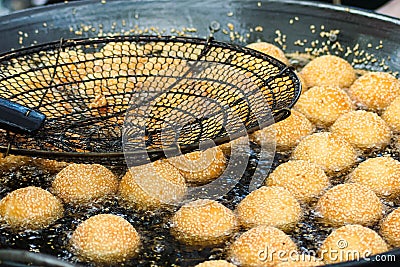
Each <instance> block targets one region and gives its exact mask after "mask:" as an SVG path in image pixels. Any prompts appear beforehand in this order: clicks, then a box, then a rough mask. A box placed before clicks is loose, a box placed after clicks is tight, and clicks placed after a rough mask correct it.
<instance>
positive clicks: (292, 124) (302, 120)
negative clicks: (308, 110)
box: [251, 110, 314, 151]
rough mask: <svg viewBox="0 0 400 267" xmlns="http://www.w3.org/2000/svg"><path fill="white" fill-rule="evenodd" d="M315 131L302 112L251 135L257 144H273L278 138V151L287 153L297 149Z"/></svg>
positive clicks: (293, 111) (293, 112)
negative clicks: (273, 139)
mask: <svg viewBox="0 0 400 267" xmlns="http://www.w3.org/2000/svg"><path fill="white" fill-rule="evenodd" d="M313 131H314V126H313V125H312V123H311V122H310V121H309V120H308V119H307V118H306V117H305V116H304V115H303V114H301V113H300V112H297V111H295V110H292V111H291V115H290V116H289V117H288V118H286V119H285V120H283V121H280V122H278V123H275V124H274V125H272V126H269V127H267V128H264V129H262V130H259V131H257V132H255V133H253V134H252V135H251V139H252V140H254V142H256V143H257V144H260V145H262V144H264V142H271V138H273V137H274V136H275V138H276V149H277V150H278V151H287V150H290V149H292V148H293V147H295V146H296V145H297V144H298V143H299V142H300V141H301V140H302V139H303V138H304V137H306V136H307V135H310V134H311V133H312V132H313Z"/></svg>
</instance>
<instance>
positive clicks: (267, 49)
mask: <svg viewBox="0 0 400 267" xmlns="http://www.w3.org/2000/svg"><path fill="white" fill-rule="evenodd" d="M246 47H248V48H251V49H254V50H257V51H258V52H261V53H264V54H267V55H269V56H271V57H274V58H276V59H277V60H279V61H281V62H283V63H285V64H286V65H289V60H288V59H287V57H286V56H285V53H283V51H282V50H281V49H280V48H279V47H277V46H276V45H273V44H271V43H267V42H258V43H251V44H248V45H247V46H246Z"/></svg>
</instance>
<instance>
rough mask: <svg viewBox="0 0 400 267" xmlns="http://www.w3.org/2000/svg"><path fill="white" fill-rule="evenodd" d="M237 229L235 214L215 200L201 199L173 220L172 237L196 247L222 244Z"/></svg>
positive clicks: (183, 207)
mask: <svg viewBox="0 0 400 267" xmlns="http://www.w3.org/2000/svg"><path fill="white" fill-rule="evenodd" d="M236 228H237V220H236V216H235V215H234V214H233V212H232V211H231V210H230V209H228V208H227V207H225V206H224V205H222V204H220V203H218V202H217V201H214V200H208V199H199V200H196V201H192V202H189V203H187V204H185V205H183V206H182V207H181V208H180V209H179V210H178V211H177V212H176V213H175V215H174V216H173V218H172V227H171V233H172V235H173V236H174V237H175V238H176V239H177V240H178V241H179V242H181V243H183V244H186V245H194V246H209V245H215V244H220V243H222V242H224V241H225V240H226V239H228V238H229V237H230V236H231V235H232V233H233V232H234V231H235V229H236Z"/></svg>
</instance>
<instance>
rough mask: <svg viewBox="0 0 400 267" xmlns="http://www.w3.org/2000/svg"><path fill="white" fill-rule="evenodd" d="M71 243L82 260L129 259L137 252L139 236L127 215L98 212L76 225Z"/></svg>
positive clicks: (97, 261) (115, 260)
mask: <svg viewBox="0 0 400 267" xmlns="http://www.w3.org/2000/svg"><path fill="white" fill-rule="evenodd" d="M70 244H71V249H72V251H73V252H74V254H76V255H77V256H78V258H79V259H80V260H83V261H92V262H96V263H115V262H123V261H126V260H128V259H130V258H132V257H134V256H135V255H136V254H137V252H138V249H139V245H140V236H139V234H138V233H137V232H136V230H135V228H134V227H133V226H132V225H131V224H130V223H129V222H128V221H127V220H125V219H124V218H122V217H120V216H117V215H113V214H99V215H96V216H93V217H90V218H89V219H87V220H85V221H84V222H82V223H81V224H80V225H79V226H78V227H77V228H76V230H75V231H74V233H73V234H72V237H71V240H70Z"/></svg>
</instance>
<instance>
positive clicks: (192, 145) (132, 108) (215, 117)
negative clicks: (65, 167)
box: [0, 36, 301, 162]
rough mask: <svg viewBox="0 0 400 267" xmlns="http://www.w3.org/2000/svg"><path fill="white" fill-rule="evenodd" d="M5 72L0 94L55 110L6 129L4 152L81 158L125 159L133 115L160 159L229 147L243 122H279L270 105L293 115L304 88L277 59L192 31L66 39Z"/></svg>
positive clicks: (25, 54) (17, 57)
mask: <svg viewBox="0 0 400 267" xmlns="http://www.w3.org/2000/svg"><path fill="white" fill-rule="evenodd" d="M0 72H1V74H0V98H3V99H5V100H8V101H12V102H14V103H17V104H20V105H22V106H25V107H27V108H28V110H31V111H32V112H40V113H42V114H44V115H45V116H46V120H45V122H44V123H43V125H42V127H41V128H40V129H39V130H38V131H37V132H35V133H34V134H30V135H27V134H18V133H13V132H10V131H8V130H0V150H1V151H2V152H5V153H13V154H21V155H35V156H39V157H46V158H58V159H64V160H68V159H69V160H71V159H72V160H75V161H96V162H99V161H107V162H110V161H113V160H117V161H118V160H120V159H123V156H124V155H123V151H122V139H123V138H122V137H123V125H124V121H125V126H129V127H128V129H129V130H128V131H127V132H128V135H127V136H128V138H129V144H130V145H132V146H133V147H135V146H136V144H138V145H139V144H140V143H143V144H144V146H145V148H146V152H147V153H148V155H149V156H151V157H153V156H154V157H159V156H160V155H162V154H163V149H168V148H169V147H175V146H178V147H179V148H180V149H181V150H182V151H183V152H185V151H191V150H193V149H196V148H198V144H199V142H201V141H203V140H206V139H212V140H213V141H214V142H215V143H216V144H222V143H224V142H226V141H229V139H230V138H232V132H233V136H235V131H236V133H237V135H240V134H239V132H240V131H239V127H236V128H235V125H236V124H237V122H238V121H239V122H240V123H241V124H242V125H244V126H245V128H246V130H248V131H254V130H256V129H258V128H259V127H260V125H259V124H260V118H263V117H265V118H266V119H265V120H264V121H271V120H268V118H267V117H268V114H263V111H264V109H263V108H265V107H263V106H262V105H265V104H266V103H267V104H268V106H269V108H270V110H271V114H272V116H273V118H274V120H275V121H279V120H281V119H284V118H285V117H286V116H287V115H288V114H289V113H288V110H287V109H288V108H290V107H292V106H293V105H294V103H295V102H296V100H297V98H298V97H299V94H300V90H301V86H300V82H299V80H298V78H297V76H296V75H295V73H294V71H293V70H292V69H290V68H288V67H287V66H286V65H285V64H283V63H281V62H280V61H278V60H276V59H274V58H272V57H269V56H267V55H264V54H261V53H258V52H256V51H254V50H251V49H248V48H244V47H240V46H236V45H232V44H227V43H222V42H218V41H215V40H213V39H208V40H205V39H200V38H188V37H170V36H165V37H160V36H121V37H104V38H96V39H76V40H66V41H63V40H61V41H60V42H53V43H48V44H44V45H40V46H35V47H30V48H26V49H21V50H18V51H13V52H10V53H7V54H3V55H1V56H0ZM228 109H229V112H227V110H228ZM28 114H29V112H28ZM126 114H128V116H127V118H131V117H129V115H132V116H133V117H134V119H129V120H125V116H126ZM261 121H263V120H262V119H261ZM177 124H179V125H181V126H182V127H181V128H180V130H179V134H177V133H176V127H174V126H176V125H177ZM267 124H271V123H270V122H268V123H267ZM228 125H230V129H231V132H230V133H229V134H228V132H227V131H226V127H227V126H228ZM262 126H266V125H262ZM135 131H137V133H139V132H141V131H143V132H144V133H145V134H144V135H139V134H137V133H136V132H135ZM235 137H236V136H235ZM142 152H143V151H141V152H140V154H141V155H140V156H143V155H142ZM133 153H136V152H135V151H134V152H133Z"/></svg>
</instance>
